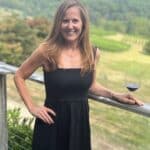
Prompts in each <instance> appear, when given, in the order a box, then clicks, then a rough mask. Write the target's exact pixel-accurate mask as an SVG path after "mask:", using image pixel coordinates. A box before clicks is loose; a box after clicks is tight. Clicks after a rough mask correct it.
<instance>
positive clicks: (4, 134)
mask: <svg viewBox="0 0 150 150" xmlns="http://www.w3.org/2000/svg"><path fill="white" fill-rule="evenodd" d="M16 70H17V67H15V66H12V65H9V64H5V63H3V62H0V150H8V131H7V91H6V87H7V85H6V80H7V74H14V73H15V72H16ZM29 79H30V80H33V81H35V82H38V83H42V84H43V81H44V79H43V76H41V75H39V74H36V73H33V74H32V76H31V77H30V78H29ZM88 96H89V98H91V99H92V100H95V101H98V102H101V103H105V104H108V105H112V106H115V107H118V108H121V109H125V110H128V111H131V112H135V113H137V114H140V115H144V116H146V117H150V104H148V103H145V104H144V105H143V106H140V107H139V106H136V105H128V104H123V103H119V102H117V101H115V100H113V99H109V98H106V97H101V96H96V95H92V94H90V93H89V95H88Z"/></svg>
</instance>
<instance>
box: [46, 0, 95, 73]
mask: <svg viewBox="0 0 150 150" xmlns="http://www.w3.org/2000/svg"><path fill="white" fill-rule="evenodd" d="M71 7H77V8H78V9H79V11H80V15H81V20H82V24H83V27H82V32H81V35H80V37H79V41H78V43H79V47H80V51H81V56H82V66H83V68H81V72H86V71H92V70H93V69H94V56H93V49H92V46H91V43H90V40H89V18H88V13H87V10H86V9H85V8H84V7H83V6H82V4H81V3H80V2H79V1H75V0H67V1H65V2H63V3H62V4H61V5H60V6H59V8H58V10H57V12H56V15H55V18H54V23H53V26H52V29H51V32H50V34H49V35H48V37H47V38H46V42H47V43H48V45H49V47H50V48H49V52H48V55H49V58H50V59H51V60H53V61H52V62H53V63H54V64H53V65H55V66H57V56H58V53H59V51H60V50H61V48H62V46H63V43H64V39H63V38H62V36H61V34H60V27H61V23H62V20H63V18H64V16H65V13H66V11H67V10H68V9H69V8H71Z"/></svg>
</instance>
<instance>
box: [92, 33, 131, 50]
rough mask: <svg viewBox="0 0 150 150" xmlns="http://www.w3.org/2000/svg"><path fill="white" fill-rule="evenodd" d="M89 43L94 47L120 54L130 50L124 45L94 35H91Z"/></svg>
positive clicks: (128, 46)
mask: <svg viewBox="0 0 150 150" xmlns="http://www.w3.org/2000/svg"><path fill="white" fill-rule="evenodd" d="M91 41H92V43H93V44H94V45H95V46H96V47H98V48H100V49H102V50H106V51H111V52H122V51H125V50H128V49H129V48H130V45H128V44H126V43H123V42H118V41H114V40H109V39H105V38H103V37H100V36H97V35H95V34H92V35H91Z"/></svg>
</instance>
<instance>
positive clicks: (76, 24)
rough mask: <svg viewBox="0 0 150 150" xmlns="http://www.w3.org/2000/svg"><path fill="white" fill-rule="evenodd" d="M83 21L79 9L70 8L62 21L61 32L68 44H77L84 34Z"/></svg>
mask: <svg viewBox="0 0 150 150" xmlns="http://www.w3.org/2000/svg"><path fill="white" fill-rule="evenodd" d="M82 26H83V23H82V20H81V15H80V10H79V8H78V7H75V6H74V7H71V8H69V9H68V10H67V11H66V13H65V15H64V18H63V20H62V23H61V28H60V32H61V35H62V37H63V38H64V39H65V41H66V42H68V43H74V42H75V43H76V42H78V39H79V37H80V34H81V32H82Z"/></svg>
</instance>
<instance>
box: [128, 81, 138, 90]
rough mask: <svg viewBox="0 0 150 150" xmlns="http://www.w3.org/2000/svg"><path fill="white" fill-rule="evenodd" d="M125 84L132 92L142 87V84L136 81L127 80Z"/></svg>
mask: <svg viewBox="0 0 150 150" xmlns="http://www.w3.org/2000/svg"><path fill="white" fill-rule="evenodd" d="M125 86H126V88H127V89H128V90H129V91H130V92H134V91H136V90H138V89H139V88H140V84H139V83H135V82H127V83H126V85H125Z"/></svg>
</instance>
